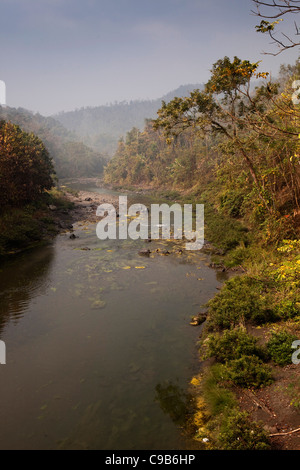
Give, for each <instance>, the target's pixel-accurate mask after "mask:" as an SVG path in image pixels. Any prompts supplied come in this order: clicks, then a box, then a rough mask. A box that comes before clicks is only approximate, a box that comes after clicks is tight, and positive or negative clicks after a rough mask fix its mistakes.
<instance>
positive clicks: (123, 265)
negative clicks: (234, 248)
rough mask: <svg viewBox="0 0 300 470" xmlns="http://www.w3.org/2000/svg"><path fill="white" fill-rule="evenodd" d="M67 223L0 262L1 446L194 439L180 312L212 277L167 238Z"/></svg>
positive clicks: (137, 444) (189, 345)
mask: <svg viewBox="0 0 300 470" xmlns="http://www.w3.org/2000/svg"><path fill="white" fill-rule="evenodd" d="M84 189H87V188H84ZM95 191H99V192H101V189H95ZM102 192H103V190H102ZM75 233H76V234H77V235H79V238H77V239H75V240H71V239H70V234H69V233H63V234H61V235H58V236H57V237H56V238H55V239H54V240H53V242H52V243H50V244H49V245H47V246H44V247H40V248H36V249H34V250H31V251H29V252H26V253H23V254H20V255H18V256H15V257H14V258H12V259H10V260H9V261H6V262H5V263H2V264H1V266H0V286H1V291H0V332H1V334H0V339H1V340H3V341H4V342H5V343H6V348H7V364H6V365H1V366H0V375H1V386H0V420H1V428H0V448H1V449H103V450H134V449H137V450H140V449H146V450H152V449H153V450H154V449H156V450H160V449H161V450H162V449H164V450H169V449H191V448H193V443H192V442H189V440H188V439H187V438H185V437H184V436H183V435H182V430H181V425H182V423H183V421H182V420H183V415H184V409H185V400H186V394H185V392H186V390H187V387H188V383H189V381H190V379H191V377H192V375H193V373H194V372H196V371H197V370H198V367H199V365H198V359H197V347H196V342H197V338H198V336H199V328H194V327H191V326H190V325H189V321H190V318H191V317H192V316H193V315H195V314H197V312H199V310H201V305H203V304H204V303H206V302H207V301H208V300H209V298H211V297H212V296H213V295H214V294H215V293H216V288H217V287H219V286H220V282H221V281H222V279H218V277H217V276H218V275H217V273H216V272H215V271H214V270H212V269H210V268H209V267H208V265H209V257H208V255H206V254H204V253H203V252H201V251H200V252H184V253H183V254H180V253H179V252H178V245H176V244H174V242H162V241H152V243H151V244H150V243H149V244H145V242H144V241H141V240H139V241H131V240H125V241H118V240H111V241H109V240H107V241H100V240H99V239H97V237H96V232H95V225H91V224H77V225H76V226H75ZM150 245H151V246H150ZM166 246H167V247H168V249H169V251H170V253H171V254H170V255H168V256H165V255H162V254H161V253H162V251H161V250H163V249H165V248H166ZM145 248H151V251H152V252H154V254H151V256H150V257H143V256H140V255H139V251H140V250H141V249H145ZM157 249H158V250H160V251H159V252H156V250H157Z"/></svg>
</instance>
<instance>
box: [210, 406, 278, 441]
mask: <svg viewBox="0 0 300 470" xmlns="http://www.w3.org/2000/svg"><path fill="white" fill-rule="evenodd" d="M218 444H219V448H220V450H269V449H270V448H271V446H270V442H269V439H268V436H267V434H266V432H265V431H264V430H263V428H262V426H261V425H260V424H259V423H255V422H253V421H251V420H250V417H249V415H248V414H247V413H246V412H237V411H236V410H235V411H234V412H233V413H231V414H229V415H228V416H227V417H226V419H224V420H223V423H222V426H221V429H220V434H219V436H218Z"/></svg>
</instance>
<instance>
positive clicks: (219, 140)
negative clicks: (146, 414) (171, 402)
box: [104, 57, 300, 450]
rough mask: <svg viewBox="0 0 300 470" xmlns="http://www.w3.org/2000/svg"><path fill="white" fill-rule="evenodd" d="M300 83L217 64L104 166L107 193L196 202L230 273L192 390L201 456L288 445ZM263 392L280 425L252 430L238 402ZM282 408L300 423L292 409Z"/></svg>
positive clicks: (297, 257) (298, 299) (211, 316)
mask: <svg viewBox="0 0 300 470" xmlns="http://www.w3.org/2000/svg"><path fill="white" fill-rule="evenodd" d="M299 78H300V63H299V60H298V61H296V63H295V64H292V65H289V66H282V67H281V70H280V74H279V76H278V79H277V80H276V81H273V80H271V79H270V78H269V76H268V74H265V73H264V72H260V71H259V63H250V62H249V61H247V60H241V59H239V58H237V57H235V58H233V60H230V59H229V58H228V57H225V58H223V59H220V60H219V61H217V62H216V63H215V64H214V65H213V67H212V70H211V78H210V80H209V81H208V82H207V84H206V86H205V87H204V89H203V90H201V91H200V90H194V91H193V92H192V93H190V95H189V96H188V97H186V98H175V99H173V100H172V101H171V102H169V103H165V102H163V103H162V106H161V108H160V109H159V110H158V118H157V119H156V120H155V121H150V120H149V121H147V123H146V126H145V128H144V129H143V130H142V131H141V130H139V129H136V128H134V129H132V131H130V132H128V133H127V136H126V139H125V140H124V139H121V140H120V142H119V147H118V150H117V152H116V154H115V156H114V158H113V159H112V160H111V162H110V163H109V164H108V166H107V167H106V170H105V176H104V178H105V182H106V183H108V184H110V185H115V186H118V187H120V186H122V187H130V188H134V187H135V188H137V187H139V188H141V187H143V188H148V189H151V190H155V191H163V192H164V193H165V195H166V194H167V192H169V196H170V200H175V199H176V201H177V202H178V201H179V200H180V201H181V202H182V203H183V202H185V203H195V204H196V203H204V204H205V221H206V238H207V239H208V240H209V241H210V242H211V243H212V244H213V246H214V248H213V249H212V262H213V265H214V266H216V267H221V268H222V270H225V271H226V270H227V271H228V272H230V273H231V275H230V279H229V280H228V281H227V282H225V284H224V286H223V288H222V290H221V291H220V292H219V294H217V295H216V296H215V297H214V298H213V299H212V300H211V301H210V302H209V303H208V305H207V306H206V308H207V311H208V318H207V321H206V323H205V327H204V329H203V331H202V334H201V339H200V343H199V351H200V357H201V360H202V361H204V364H207V367H205V368H204V372H202V373H201V374H199V376H197V377H194V378H193V380H192V382H191V384H192V387H194V391H195V394H196V397H197V398H196V412H195V417H194V421H195V423H194V424H195V428H196V429H197V430H196V432H195V438H196V439H198V440H200V441H201V442H206V443H207V445H208V447H209V448H218V449H232V450H233V449H244V450H246V449H268V448H286V447H285V446H286V445H287V444H285V443H284V439H285V436H287V435H289V433H288V432H287V433H284V432H282V433H280V431H282V429H284V426H283V419H284V418H282V419H281V417H280V413H281V412H280V402H281V401H282V400H283V397H284V398H286V397H288V396H289V390H291V389H293V392H294V394H295V393H296V395H297V393H300V372H299V366H298V367H297V366H296V365H293V364H292V354H293V349H292V345H293V342H294V341H295V340H297V339H300V296H299V294H300V290H299V288H300V245H299V240H298V237H299V231H300V205H299V204H300V166H299V163H300V160H299V158H300V150H299V142H300V140H299V118H300V108H299V100H298V94H297V92H296V91H295V81H296V80H299ZM234 270H236V271H237V275H236V276H232V273H233V272H234ZM279 371H280V372H279ZM295 377H296V378H295ZM272 387H273V388H272ZM274 387H275V389H274ZM270 390H273V391H274V390H276V392H275V394H277V395H276V396H277V398H278V400H277V404H276V403H274V404H273V406H274V407H275V408H276V406H277V408H276V413H274V416H276V418H274V417H273V419H270V414H268V413H267V412H266V416H264V415H263V413H262V423H261V424H259V423H258V422H257V421H256V419H255V418H256V416H257V415H258V414H259V413H256V412H255V411H253V408H251V406H248V407H247V406H244V404H243V400H241V399H240V396H244V393H245V391H248V392H251V397H252V398H251V399H252V404H253V403H257V402H258V401H257V400H258V398H257V395H258V394H261V393H263V392H262V391H266V392H265V393H266V396H268V394H269V393H271V392H270ZM295 390H296V392H295ZM260 396H261V395H260ZM250 401H251V400H250ZM262 401H263V403H264V398H262ZM288 406H289V407H291V414H292V415H293V417H295V416H298V418H299V414H298V413H299V408H298V406H299V405H298V402H295V401H291V402H290V403H289V402H288ZM264 408H266V409H267V406H265V407H264V406H260V409H264ZM277 413H278V415H277ZM285 419H286V418H285ZM286 425H287V426H289V425H290V427H289V428H288V429H289V431H291V427H292V426H293V421H291V422H290V423H289V422H288V424H285V426H286ZM274 428H275V431H276V430H277V432H275V431H274ZM270 429H272V430H273V434H272V432H270ZM277 434H283V438H282V439H283V440H281V441H278V439H277V440H276V436H277ZM274 437H275V439H274ZM289 445H290V446H293V443H290V444H289ZM290 448H292V447H290Z"/></svg>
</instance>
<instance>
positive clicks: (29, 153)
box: [0, 121, 54, 207]
mask: <svg viewBox="0 0 300 470" xmlns="http://www.w3.org/2000/svg"><path fill="white" fill-rule="evenodd" d="M53 171H54V169H53V165H52V162H51V159H50V156H49V153H48V151H47V150H46V148H45V146H44V144H43V143H42V141H41V140H40V139H39V138H38V137H36V136H34V135H33V134H27V133H26V132H23V131H22V130H21V129H20V128H19V127H18V126H16V125H13V124H11V123H10V122H5V121H2V122H0V191H1V200H0V207H1V206H2V207H3V206H7V205H10V206H21V205H24V204H25V203H27V202H32V201H35V200H37V199H39V198H40V197H41V195H42V194H43V193H44V191H45V190H47V189H50V188H51V187H52V186H53V180H52V177H51V174H52V173H53Z"/></svg>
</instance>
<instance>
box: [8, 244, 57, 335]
mask: <svg viewBox="0 0 300 470" xmlns="http://www.w3.org/2000/svg"><path fill="white" fill-rule="evenodd" d="M53 259H54V249H53V247H51V246H47V247H41V248H39V249H35V250H32V252H30V253H29V252H26V253H24V254H22V255H19V256H18V257H16V258H14V259H12V260H9V261H7V262H5V263H3V264H2V265H1V270H0V286H1V291H0V333H2V331H3V329H4V327H5V325H6V324H7V323H8V322H9V321H11V320H13V321H14V322H18V320H19V319H20V318H21V317H22V316H23V315H24V313H25V312H26V310H27V308H28V305H29V303H30V302H31V300H32V298H33V297H35V296H36V295H40V294H42V293H43V289H44V288H45V286H46V280H47V276H48V273H49V270H50V267H51V264H52V262H53Z"/></svg>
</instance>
